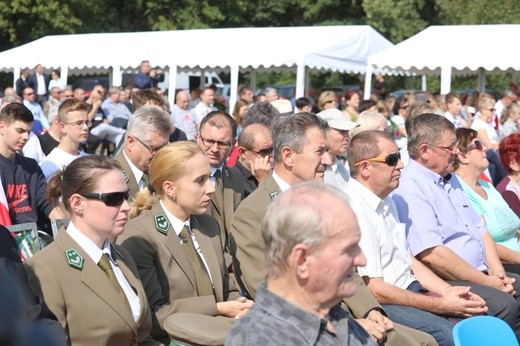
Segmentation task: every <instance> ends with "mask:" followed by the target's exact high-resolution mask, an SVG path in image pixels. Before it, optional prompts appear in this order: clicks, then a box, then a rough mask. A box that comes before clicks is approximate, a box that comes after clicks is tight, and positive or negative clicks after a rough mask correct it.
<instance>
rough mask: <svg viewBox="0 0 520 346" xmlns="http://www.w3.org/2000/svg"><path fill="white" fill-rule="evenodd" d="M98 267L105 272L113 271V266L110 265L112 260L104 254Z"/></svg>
mask: <svg viewBox="0 0 520 346" xmlns="http://www.w3.org/2000/svg"><path fill="white" fill-rule="evenodd" d="M98 265H99V266H100V267H101V269H103V270H108V269H112V266H111V265H110V259H109V258H108V254H106V253H104V254H103V255H102V256H101V259H100V260H99V263H98Z"/></svg>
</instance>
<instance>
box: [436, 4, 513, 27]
mask: <svg viewBox="0 0 520 346" xmlns="http://www.w3.org/2000/svg"><path fill="white" fill-rule="evenodd" d="M435 3H436V11H437V12H438V15H439V18H442V24H450V25H458V24H461V25H462V24H466V25H467V24H518V23H520V6H518V1H516V0H496V1H489V0H457V1H453V0H436V1H435Z"/></svg>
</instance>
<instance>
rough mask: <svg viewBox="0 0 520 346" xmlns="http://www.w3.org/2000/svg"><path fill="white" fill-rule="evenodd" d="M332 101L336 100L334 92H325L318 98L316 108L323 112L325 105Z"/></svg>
mask: <svg viewBox="0 0 520 346" xmlns="http://www.w3.org/2000/svg"><path fill="white" fill-rule="evenodd" d="M333 100H337V97H336V93H335V92H334V91H331V90H326V91H324V92H322V93H321V95H320V97H319V98H318V108H319V109H320V110H323V107H325V104H326V103H327V102H330V101H333Z"/></svg>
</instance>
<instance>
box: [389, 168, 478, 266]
mask: <svg viewBox="0 0 520 346" xmlns="http://www.w3.org/2000/svg"><path fill="white" fill-rule="evenodd" d="M392 199H393V201H394V202H395V204H396V207H397V212H398V214H399V219H400V220H401V222H403V223H405V224H406V240H407V242H408V247H409V249H410V252H411V253H412V254H413V255H414V256H416V255H417V254H419V253H421V252H423V251H424V250H427V249H430V248H433V247H435V246H439V245H444V246H446V247H448V248H449V249H451V250H452V251H453V252H454V253H456V254H457V255H459V256H460V257H461V258H462V259H463V260H465V261H466V262H467V263H468V264H470V265H471V266H472V267H474V268H476V269H478V270H480V271H484V270H487V269H488V267H487V265H486V264H485V259H486V254H485V248H484V242H483V239H482V234H484V233H485V232H487V228H486V226H485V223H484V221H483V219H482V218H481V217H480V216H479V215H478V214H477V213H476V212H475V210H474V209H473V208H472V207H471V205H470V203H469V201H468V199H467V198H466V195H465V194H464V191H463V190H462V186H461V185H460V182H459V181H458V179H457V178H456V177H455V175H451V179H449V180H447V179H444V178H443V177H441V176H440V175H439V174H437V173H435V172H432V171H431V170H429V169H428V168H426V167H423V166H421V165H420V164H418V163H417V162H416V161H414V160H410V162H409V163H408V165H407V166H406V167H405V168H404V169H403V171H402V176H401V180H400V182H399V187H398V188H397V189H396V190H395V191H394V193H393V195H392Z"/></svg>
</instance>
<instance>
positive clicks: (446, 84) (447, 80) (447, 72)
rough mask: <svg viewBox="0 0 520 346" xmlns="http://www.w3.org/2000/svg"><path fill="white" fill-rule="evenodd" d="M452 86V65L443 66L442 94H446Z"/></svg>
mask: <svg viewBox="0 0 520 346" xmlns="http://www.w3.org/2000/svg"><path fill="white" fill-rule="evenodd" d="M450 88H451V67H449V66H444V67H441V94H443V95H446V94H447V93H449V92H450Z"/></svg>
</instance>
